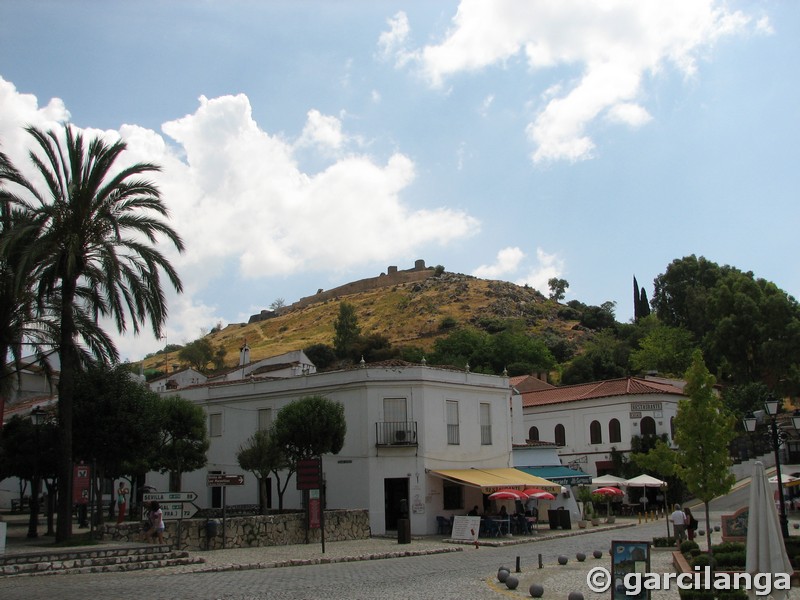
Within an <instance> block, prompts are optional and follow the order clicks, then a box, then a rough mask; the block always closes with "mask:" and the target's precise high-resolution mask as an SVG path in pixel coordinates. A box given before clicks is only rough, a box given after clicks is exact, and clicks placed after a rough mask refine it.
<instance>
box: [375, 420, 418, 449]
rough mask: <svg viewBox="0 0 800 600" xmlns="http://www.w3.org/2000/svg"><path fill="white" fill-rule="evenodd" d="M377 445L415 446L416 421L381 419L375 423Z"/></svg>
mask: <svg viewBox="0 0 800 600" xmlns="http://www.w3.org/2000/svg"><path fill="white" fill-rule="evenodd" d="M375 439H376V444H377V445H378V446H416V445H417V422H416V421H383V422H379V423H375Z"/></svg>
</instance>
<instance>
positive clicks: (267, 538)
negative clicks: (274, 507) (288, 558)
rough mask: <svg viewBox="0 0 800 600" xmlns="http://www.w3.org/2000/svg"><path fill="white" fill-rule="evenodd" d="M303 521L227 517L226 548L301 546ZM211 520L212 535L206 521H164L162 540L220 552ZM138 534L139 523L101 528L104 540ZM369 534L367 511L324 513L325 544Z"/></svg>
mask: <svg viewBox="0 0 800 600" xmlns="http://www.w3.org/2000/svg"><path fill="white" fill-rule="evenodd" d="M305 519H306V516H305V513H287V514H277V515H258V516H252V517H229V518H227V519H225V548H250V547H259V546H283V545H289V544H303V543H305V541H306V528H305ZM211 521H212V522H214V523H216V530H217V531H216V533H215V534H214V535H211V536H209V535H208V533H209V531H208V528H207V524H208V523H209V520H207V519H184V520H183V521H167V522H166V530H165V531H164V541H165V543H167V544H169V545H170V546H172V547H173V548H176V549H180V550H219V549H221V548H222V547H223V544H222V534H223V532H222V530H223V527H222V525H223V523H222V520H221V519H212V520H211ZM179 525H180V535H179V533H178V528H179ZM141 531H142V530H141V524H140V523H123V524H121V525H117V524H112V523H107V524H105V525H104V527H103V539H105V540H114V541H120V542H136V541H141V539H142V538H141ZM370 533H371V532H370V528H369V512H368V511H367V510H366V509H357V510H326V511H325V541H326V542H340V541H345V540H364V539H368V538H369V537H370ZM179 538H180V542H179V541H178V539H179ZM308 539H309V540H310V541H311V542H319V541H320V530H319V529H312V530H311V531H309V532H308Z"/></svg>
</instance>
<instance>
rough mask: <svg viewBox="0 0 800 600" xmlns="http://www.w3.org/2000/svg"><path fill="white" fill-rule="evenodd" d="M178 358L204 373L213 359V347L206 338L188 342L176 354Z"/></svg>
mask: <svg viewBox="0 0 800 600" xmlns="http://www.w3.org/2000/svg"><path fill="white" fill-rule="evenodd" d="M178 358H180V359H181V360H182V361H184V362H187V363H189V365H190V366H191V367H192V368H194V369H195V370H197V371H200V372H201V373H205V372H206V369H207V367H208V363H210V362H212V361H213V360H214V359H215V354H214V345H213V344H212V343H211V340H209V339H208V338H207V337H201V338H198V339H196V340H194V341H193V342H189V343H188V344H186V345H185V346H184V347H183V348H181V349H180V351H179V352H178Z"/></svg>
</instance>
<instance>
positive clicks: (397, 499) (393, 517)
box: [383, 477, 409, 531]
mask: <svg viewBox="0 0 800 600" xmlns="http://www.w3.org/2000/svg"><path fill="white" fill-rule="evenodd" d="M403 500H405V503H404V504H405V506H406V507H408V506H409V503H408V477H396V478H392V479H384V480H383V503H384V508H385V509H386V531H397V519H399V518H401V516H402V517H408V516H409V515H401V514H400V506H401V503H402V501H403Z"/></svg>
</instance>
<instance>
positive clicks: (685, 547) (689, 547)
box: [680, 540, 700, 554]
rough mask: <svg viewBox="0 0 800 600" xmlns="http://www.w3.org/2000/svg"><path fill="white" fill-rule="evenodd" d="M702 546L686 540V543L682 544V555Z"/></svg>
mask: <svg viewBox="0 0 800 600" xmlns="http://www.w3.org/2000/svg"><path fill="white" fill-rule="evenodd" d="M698 548H700V546H698V545H697V542H695V541H693V540H686V541H685V542H681V548H680V550H681V554H686V553H687V552H691V551H692V550H697V549H698Z"/></svg>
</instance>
